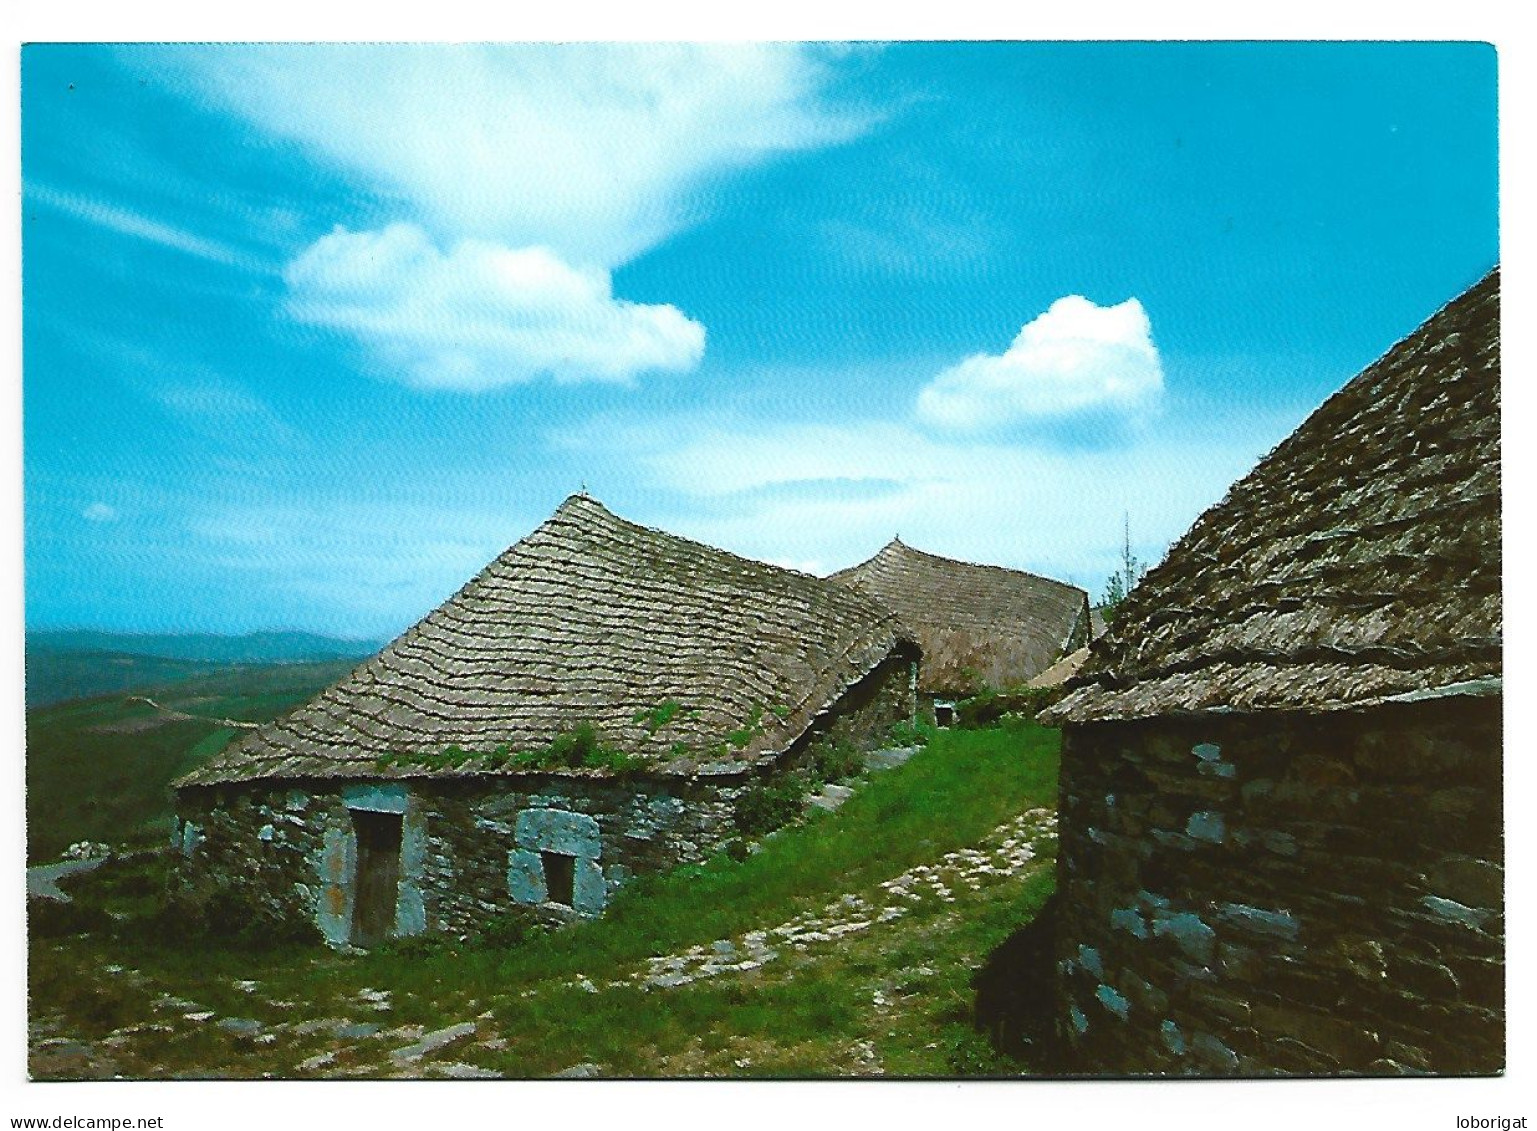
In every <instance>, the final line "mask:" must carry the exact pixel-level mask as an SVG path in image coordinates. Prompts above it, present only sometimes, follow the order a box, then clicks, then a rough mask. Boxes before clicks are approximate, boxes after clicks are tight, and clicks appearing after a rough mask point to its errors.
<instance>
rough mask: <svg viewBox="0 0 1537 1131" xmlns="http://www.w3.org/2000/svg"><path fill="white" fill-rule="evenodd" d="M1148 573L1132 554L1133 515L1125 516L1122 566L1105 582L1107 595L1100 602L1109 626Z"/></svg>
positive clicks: (1122, 538)
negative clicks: (1118, 610) (1120, 606)
mask: <svg viewBox="0 0 1537 1131" xmlns="http://www.w3.org/2000/svg"><path fill="white" fill-rule="evenodd" d="M1146 572H1147V567H1146V566H1145V565H1143V564H1142V563H1141V562H1140V561H1138V560H1137V558H1136V557H1135V555H1133V554H1132V552H1131V515H1130V513H1128V514H1126V516H1125V525H1124V529H1123V531H1122V536H1121V564H1120V565H1119V566H1117V567H1116V570H1115V572H1114V573H1112V574H1111V575H1110V577H1109V578H1108V580H1106V582H1105V595H1104V597H1103V599H1101V601H1100V609H1101V610H1102V611H1103V613H1104V615H1105V623H1106V624H1109V623H1110V622H1111V621H1112V620H1114V619H1115V612H1116V609H1117V607H1118V606H1119V605H1120V603H1121V602H1122V601H1124V600H1125V599H1126V595H1127V594H1128V593H1130V592H1131V591H1132V589H1133V588H1135V586H1136V584H1137V582H1139V581H1141V580H1142V575H1143V574H1144V573H1146Z"/></svg>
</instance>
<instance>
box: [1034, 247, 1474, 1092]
mask: <svg viewBox="0 0 1537 1131" xmlns="http://www.w3.org/2000/svg"><path fill="white" fill-rule="evenodd" d="M1500 559H1501V526H1500V390H1499V279H1498V274H1497V273H1492V274H1491V275H1489V276H1488V277H1487V278H1486V279H1484V280H1483V281H1482V282H1480V283H1479V284H1478V285H1477V286H1475V287H1474V288H1472V289H1471V290H1470V291H1468V292H1467V293H1465V294H1464V295H1462V296H1461V297H1459V298H1457V299H1456V300H1454V301H1453V302H1452V303H1450V304H1449V305H1448V306H1446V307H1445V308H1443V309H1442V310H1441V311H1439V312H1438V313H1437V314H1435V315H1434V316H1433V317H1432V318H1431V319H1430V320H1429V321H1428V322H1426V323H1425V324H1424V325H1423V326H1421V327H1420V328H1419V329H1418V330H1416V331H1415V332H1414V333H1413V334H1412V335H1411V336H1410V337H1408V338H1407V339H1405V340H1404V341H1402V342H1400V343H1399V344H1398V345H1396V346H1394V347H1393V348H1392V349H1391V350H1390V351H1389V352H1388V353H1387V354H1386V355H1385V356H1384V357H1382V358H1381V359H1380V360H1379V361H1377V362H1376V363H1374V364H1373V365H1372V366H1371V367H1369V368H1368V369H1367V370H1365V371H1364V372H1363V373H1361V374H1360V375H1359V376H1358V377H1356V378H1355V379H1354V380H1352V381H1351V382H1349V383H1348V384H1347V385H1345V387H1344V388H1343V389H1341V390H1340V391H1339V392H1338V393H1336V394H1335V395H1334V396H1333V397H1332V398H1330V399H1329V400H1328V401H1327V402H1326V403H1325V404H1324V405H1323V406H1322V407H1321V408H1319V409H1318V410H1317V411H1316V412H1315V413H1314V414H1313V415H1312V416H1311V417H1309V418H1308V419H1307V420H1306V421H1305V422H1304V423H1303V424H1302V425H1301V427H1299V428H1298V429H1297V431H1296V432H1295V433H1293V434H1292V435H1291V436H1290V437H1289V438H1288V439H1286V440H1285V441H1283V442H1282V443H1281V444H1280V445H1279V446H1278V447H1277V448H1276V449H1275V450H1274V451H1273V452H1272V453H1271V454H1270V455H1269V456H1267V457H1266V458H1265V459H1264V460H1263V461H1262V462H1261V463H1260V464H1259V465H1258V466H1257V467H1256V468H1255V469H1254V471H1253V472H1252V473H1251V474H1250V475H1249V476H1247V477H1246V478H1245V479H1243V480H1241V481H1240V482H1239V483H1237V484H1236V485H1235V486H1234V487H1233V488H1232V490H1231V491H1230V492H1229V493H1228V495H1227V497H1226V498H1225V499H1223V501H1222V502H1221V503H1219V504H1218V505H1216V506H1215V507H1213V508H1212V509H1210V510H1209V511H1207V512H1206V513H1205V514H1204V515H1203V516H1202V517H1201V518H1200V519H1199V520H1198V521H1197V522H1196V524H1195V525H1194V527H1192V529H1191V530H1190V531H1189V532H1188V533H1187V534H1186V535H1185V536H1184V538H1183V539H1181V540H1180V541H1179V543H1177V544H1176V546H1175V547H1174V548H1173V550H1172V551H1171V552H1170V553H1169V555H1168V557H1167V559H1166V560H1165V561H1164V563H1163V564H1162V565H1160V566H1159V567H1158V568H1156V569H1154V570H1153V571H1152V572H1151V573H1149V574H1148V575H1147V577H1146V578H1145V579H1144V580H1143V581H1142V583H1141V584H1140V585H1138V586H1137V588H1136V589H1135V590H1133V592H1132V593H1131V595H1130V596H1129V597H1127V599H1126V601H1125V603H1124V605H1122V606H1121V609H1120V611H1119V613H1118V615H1117V618H1116V620H1115V623H1114V624H1113V625H1112V626H1111V628H1110V630H1109V632H1108V633H1107V635H1106V636H1105V637H1104V638H1103V639H1102V640H1100V641H1097V642H1096V643H1095V645H1094V647H1093V649H1092V656H1091V659H1090V661H1089V663H1088V664H1087V665H1086V666H1085V668H1084V669H1083V671H1082V672H1081V673H1080V674H1079V675H1078V676H1077V677H1076V678H1075V679H1074V680H1072V681H1070V682H1069V684H1068V687H1069V689H1070V690H1069V693H1068V694H1067V696H1066V697H1065V698H1064V699H1063V700H1062V701H1061V702H1060V703H1059V704H1057V706H1056V707H1055V708H1053V710H1052V711H1050V712H1048V713H1047V718H1048V719H1049V720H1051V721H1056V722H1059V723H1060V724H1061V725H1062V728H1063V747H1062V778H1061V783H1062V784H1061V791H1062V796H1061V818H1060V830H1061V846H1060V855H1059V860H1058V869H1059V871H1058V891H1059V894H1060V900H1059V903H1060V907H1059V914H1060V916H1061V921H1060V926H1059V931H1058V939H1057V946H1056V957H1057V963H1058V975H1059V981H1058V986H1059V989H1060V1010H1061V1013H1060V1016H1059V1032H1060V1036H1061V1038H1062V1043H1063V1046H1064V1064H1065V1067H1066V1068H1067V1069H1068V1070H1070V1071H1075V1072H1086V1073H1104V1074H1116V1075H1122V1074H1142V1073H1154V1074H1162V1073H1177V1074H1211V1075H1270V1074H1334V1073H1371V1074H1397V1073H1415V1072H1434V1073H1492V1072H1498V1071H1500V1070H1501V1069H1502V1066H1503V1061H1504V1015H1503V994H1504V934H1503V932H1504V928H1503V922H1504V919H1503V906H1504V905H1503V847H1502V826H1501V820H1502V806H1501V777H1502V771H1501V709H1502V702H1503V700H1502V683H1501V673H1502V613H1501V596H1500Z"/></svg>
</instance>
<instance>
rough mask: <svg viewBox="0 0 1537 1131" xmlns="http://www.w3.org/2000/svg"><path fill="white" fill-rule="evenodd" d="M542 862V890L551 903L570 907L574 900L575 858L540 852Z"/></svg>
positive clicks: (558, 853)
mask: <svg viewBox="0 0 1537 1131" xmlns="http://www.w3.org/2000/svg"><path fill="white" fill-rule="evenodd" d="M539 857H540V859H541V860H543V861H544V889H545V892H546V893H547V898H548V899H549V901H550V902H551V903H563V904H565V905H566V906H567V907H570V906H571V904H572V901H573V900H574V899H575V898H576V857H575V856H567V855H566V854H565V853H564V852H541V853H540V854H539Z"/></svg>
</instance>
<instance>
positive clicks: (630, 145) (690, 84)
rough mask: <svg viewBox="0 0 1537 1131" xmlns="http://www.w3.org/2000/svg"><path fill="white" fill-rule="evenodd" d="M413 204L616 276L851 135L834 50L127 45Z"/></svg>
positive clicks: (443, 223)
mask: <svg viewBox="0 0 1537 1131" xmlns="http://www.w3.org/2000/svg"><path fill="white" fill-rule="evenodd" d="M124 50H125V52H127V53H128V54H129V56H130V57H131V58H132V59H133V61H134V63H135V65H137V66H140V67H144V66H146V65H147V66H149V67H152V68H158V69H160V70H161V71H163V72H165V73H166V74H167V75H168V76H169V77H170V78H171V79H172V80H173V83H174V84H176V85H182V86H186V85H190V86H191V87H192V88H193V89H194V90H195V91H196V92H197V94H198V95H199V96H200V97H201V98H202V99H205V100H207V101H208V102H211V103H213V104H214V105H216V106H219V107H222V108H224V109H227V110H230V111H233V112H234V113H236V114H238V115H240V116H241V117H243V118H244V119H245V120H247V121H249V122H251V123H252V124H254V125H256V126H257V127H259V128H261V129H262V130H264V131H266V132H268V133H271V134H274V135H276V136H279V137H284V138H289V139H292V140H295V141H297V142H299V143H301V144H302V145H304V146H305V147H306V148H307V149H308V150H309V151H310V152H311V153H313V154H314V155H316V156H317V157H319V158H320V159H321V160H323V161H325V162H328V163H330V164H332V165H334V166H337V167H340V168H342V169H344V170H347V171H348V172H349V173H351V174H352V175H354V176H356V177H359V178H361V179H362V180H363V181H365V182H366V183H368V184H369V185H370V186H372V187H375V188H379V189H384V190H388V191H390V192H392V193H394V194H396V195H398V196H399V197H400V198H402V199H404V200H406V201H409V202H410V204H411V206H412V208H413V211H414V217H413V218H415V219H419V220H421V221H423V222H425V223H427V224H428V225H429V226H431V227H433V228H434V229H435V230H436V232H437V233H438V234H440V235H447V236H451V237H454V238H458V237H466V236H468V237H477V238H482V239H495V240H499V241H501V242H503V243H505V244H508V245H509V246H513V247H533V246H540V247H547V248H550V249H552V250H553V251H554V252H556V254H558V255H560V256H561V257H562V258H564V259H566V260H567V261H568V262H571V263H577V264H581V265H584V266H602V267H615V266H618V265H620V264H622V263H625V262H628V261H629V260H630V259H633V258H634V257H635V256H636V255H638V254H640V253H641V252H643V251H646V250H648V249H649V248H652V247H655V246H657V245H658V244H659V243H661V242H662V241H663V240H665V239H667V238H668V237H669V236H671V235H672V234H674V233H675V232H677V231H678V230H680V229H681V228H683V227H686V226H688V225H689V224H691V223H693V222H695V221H697V220H698V219H700V218H701V215H702V213H703V212H704V211H705V209H706V198H707V196H708V194H709V190H710V188H711V187H712V185H713V183H714V182H716V181H717V180H718V179H719V178H720V177H722V176H724V175H726V174H729V173H731V172H733V171H736V170H741V169H744V168H748V167H751V166H754V165H758V164H761V163H762V162H764V161H767V160H769V159H771V158H773V157H774V156H776V155H778V154H783V153H786V152H789V151H794V150H801V149H807V148H810V147H814V146H822V145H827V144H830V143H834V142H837V141H840V140H844V139H846V138H849V137H852V136H854V135H856V134H857V133H859V132H861V131H862V130H863V129H865V128H866V127H867V126H868V125H869V123H870V120H871V119H870V117H869V115H867V114H864V113H861V112H857V111H854V110H851V109H848V108H840V107H836V106H834V105H833V104H832V102H831V101H830V99H829V97H828V95H827V90H828V88H829V86H830V85H831V82H832V80H833V78H834V77H835V68H834V61H835V55H836V54H837V53H838V52H837V50H836V49H829V48H824V47H818V46H815V45H799V44H741V45H708V44H523V45H505V46H486V45H458V46H442V45H436V46H434V45H419V46H406V45H398V44H396V45H389V46H374V45H366V44H333V45H316V44H306V45H302V46H291V45H248V46H240V47H209V48H188V47H184V46H177V47H133V48H126V49H124Z"/></svg>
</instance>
